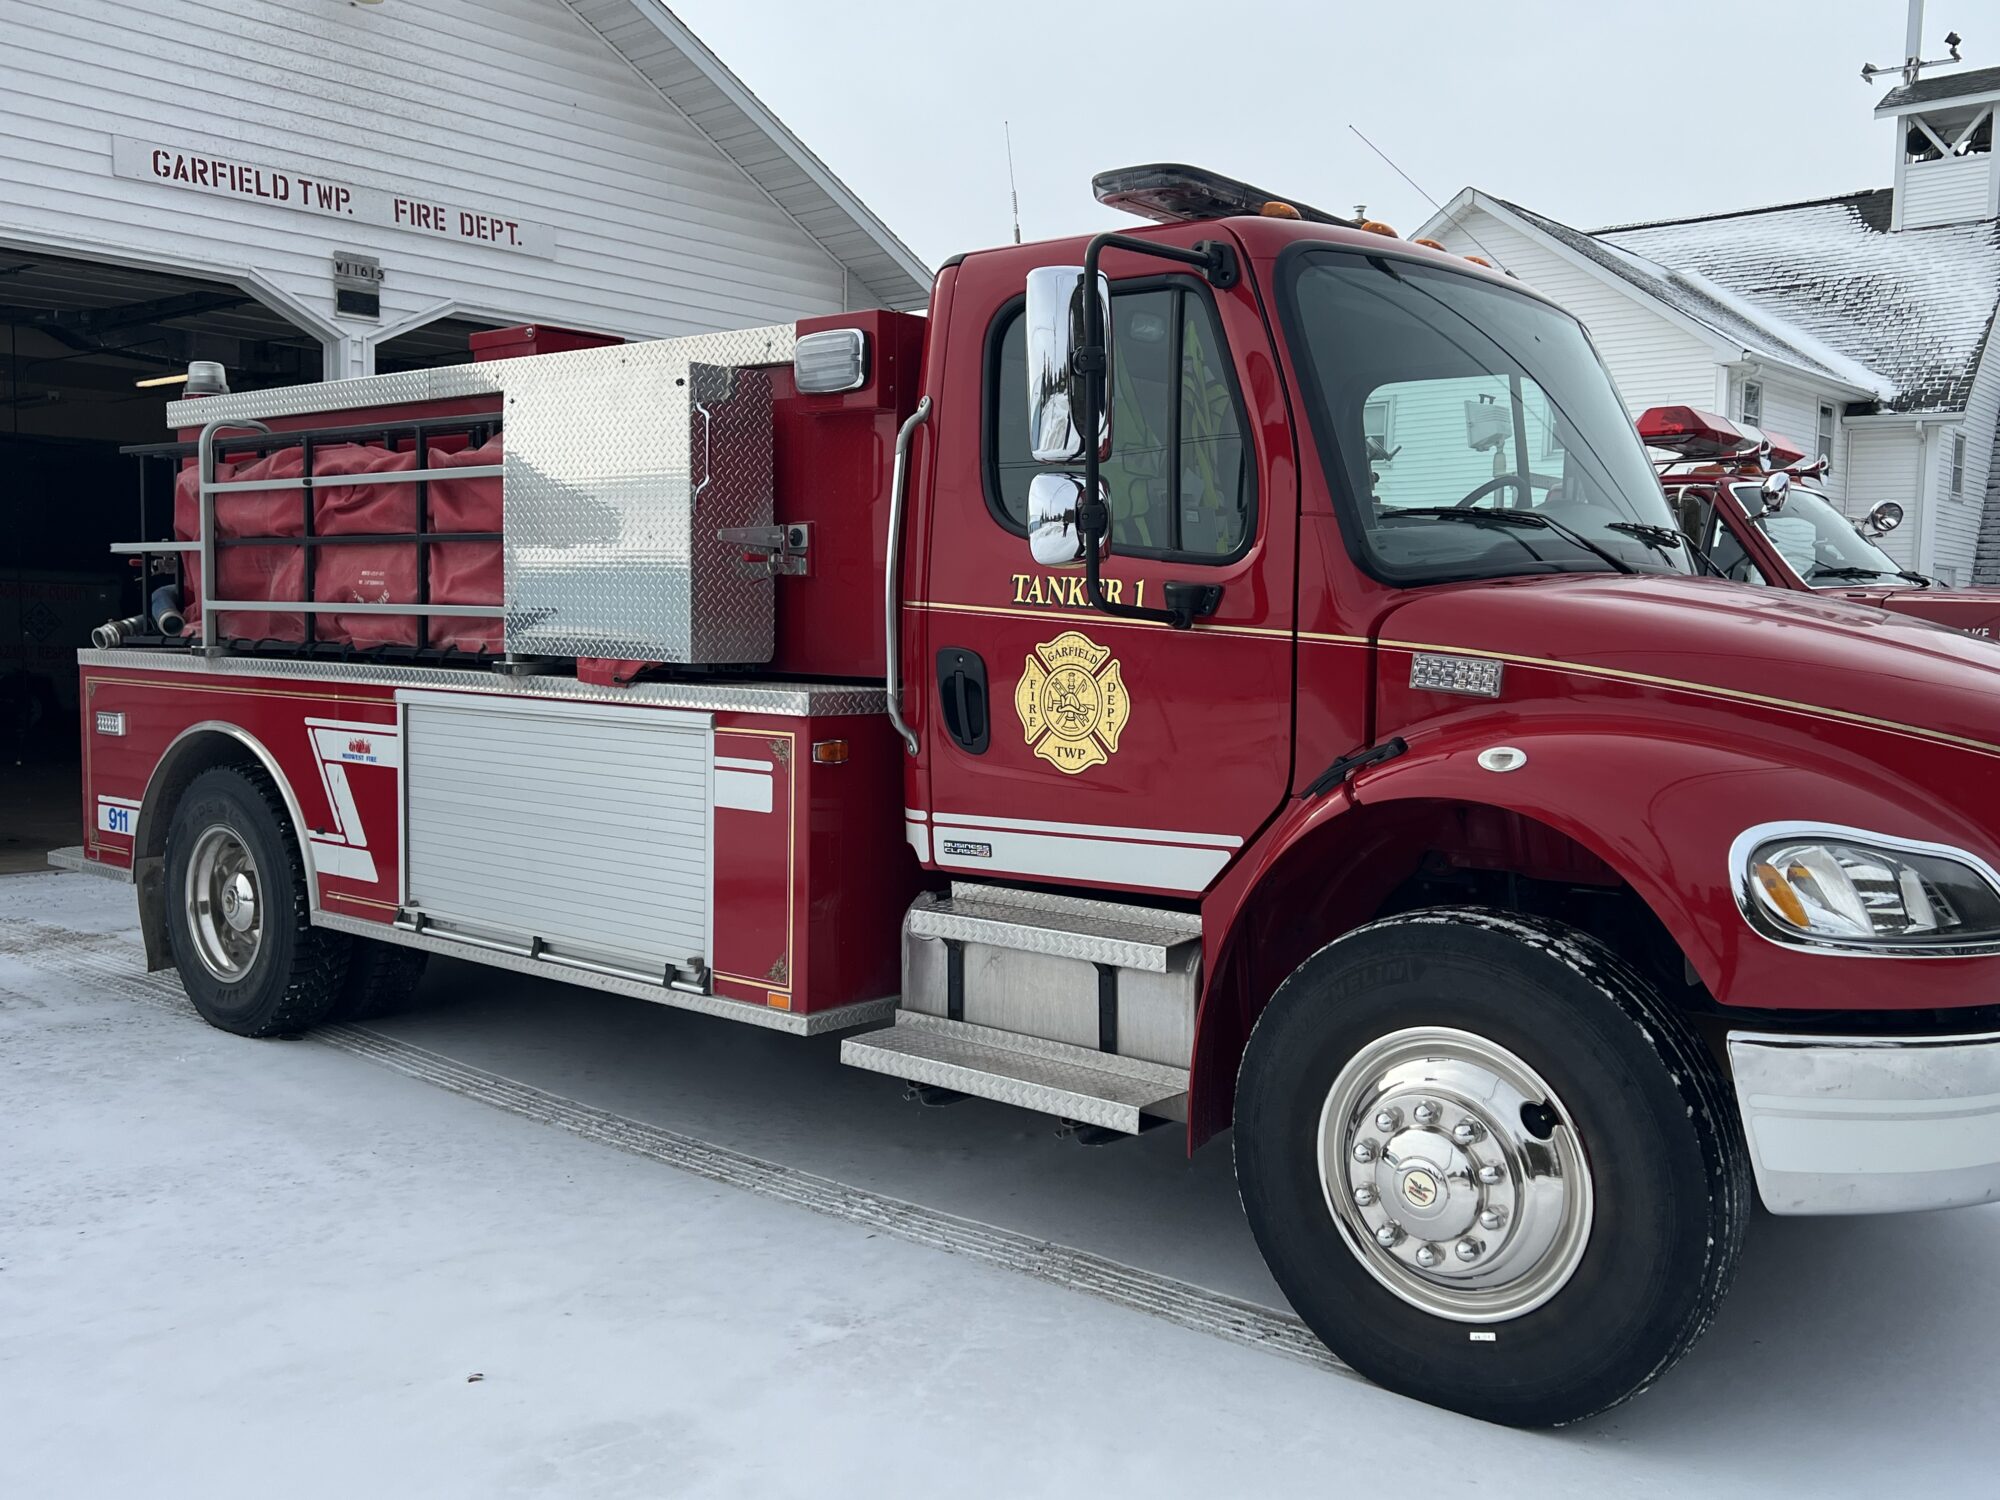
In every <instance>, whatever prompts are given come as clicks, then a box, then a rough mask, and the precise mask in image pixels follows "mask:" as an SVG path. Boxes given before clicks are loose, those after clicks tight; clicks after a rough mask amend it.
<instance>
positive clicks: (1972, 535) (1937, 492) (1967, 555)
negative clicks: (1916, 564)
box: [1923, 422, 1981, 583]
mask: <svg viewBox="0 0 2000 1500" xmlns="http://www.w3.org/2000/svg"><path fill="white" fill-rule="evenodd" d="M1960 432H1966V445H1965V490H1964V493H1963V494H1961V495H1960V496H1959V497H1958V498H1957V499H1953V498H1952V493H1951V446H1952V444H1951V440H1952V438H1953V436H1954V435H1956V434H1957V433H1960ZM1926 434H1927V441H1928V445H1929V462H1928V465H1927V467H1928V468H1929V470H1930V490H1931V515H1932V517H1933V518H1934V519H1933V525H1932V534H1931V545H1930V561H1929V562H1928V563H1926V564H1924V565H1923V566H1924V568H1925V570H1926V571H1928V572H1935V571H1936V570H1937V569H1938V568H1949V569H1951V574H1952V577H1954V578H1956V579H1957V580H1958V581H1959V582H1960V583H1969V582H1971V581H1972V576H1973V568H1974V563H1975V561H1976V559H1977V556H1978V552H1979V520H1980V514H1981V506H1980V503H1979V502H1980V499H1981V492H1980V491H1979V490H1977V489H1975V488H1974V487H1973V477H1974V467H1975V465H1974V459H1973V448H1974V447H1975V446H1976V445H1975V444H1974V443H1973V441H1972V438H1971V434H1970V432H1969V431H1967V429H1965V428H1964V427H1962V426H1961V425H1960V424H1958V423H1955V422H1954V423H1950V424H1943V423H1939V424H1933V425H1931V426H1929V427H1928V428H1927V429H1926Z"/></svg>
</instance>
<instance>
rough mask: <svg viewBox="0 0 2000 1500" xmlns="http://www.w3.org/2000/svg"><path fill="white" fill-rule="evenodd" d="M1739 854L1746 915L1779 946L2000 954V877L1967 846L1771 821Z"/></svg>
mask: <svg viewBox="0 0 2000 1500" xmlns="http://www.w3.org/2000/svg"><path fill="white" fill-rule="evenodd" d="M1733 853H1734V859H1733V863H1734V864H1735V867H1736V882H1737V900H1738V902H1739V904H1741V906H1742V907H1743V914H1744V916H1746V917H1747V918H1749V920H1750V924H1751V926H1753V927H1755V928H1756V929H1757V930H1758V931H1759V932H1761V933H1763V934H1764V935H1765V936H1766V937H1770V938H1775V939H1776V940H1778V941H1779V942H1787V943H1800V944H1804V945H1807V946H1819V947H1835V948H1858V949H1867V950H1870V951H1875V952H1902V953H1906V954H1909V955H1911V956H1916V955H1918V954H1924V953H1928V954H1932V955H1943V954H1966V953H1969V952H1981V951H2000V878H1996V876H1995V874H1994V872H1993V870H1992V869H1991V868H1990V867H1989V866H1988V865H1987V864H1986V863H1985V862H1984V861H1983V860H1981V859H1979V858H1978V857H1977V856H1976V855H1972V854H1967V853H1965V852H1964V851H1963V850H1958V849H1950V848H1946V847H1944V846H1942V845H1937V844H1919V843H1913V842H1911V841H1908V840H1904V839H1892V838H1889V837H1886V836H1884V835H1880V834H1868V833H1864V832H1862V831H1861V830H1859V829H1845V828H1841V829H1833V828H1819V829H1799V828H1797V827H1796V826H1794V828H1793V829H1791V830H1789V831H1784V830H1781V829H1779V828H1778V827H1774V826H1772V825H1768V824H1767V825H1765V826H1764V827H1762V828H1753V829H1751V830H1750V831H1749V832H1748V833H1746V834H1744V835H1743V837H1742V838H1740V839H1738V840H1737V841H1736V849H1735V850H1734V851H1733Z"/></svg>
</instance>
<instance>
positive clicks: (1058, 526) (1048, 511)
mask: <svg viewBox="0 0 2000 1500" xmlns="http://www.w3.org/2000/svg"><path fill="white" fill-rule="evenodd" d="M1098 489H1099V493H1100V494H1101V493H1103V485H1102V483H1101V482H1100V483H1099V486H1098ZM1082 503H1083V481H1082V480H1081V479H1079V478H1078V477H1077V476H1076V475H1074V474H1037V475H1036V476H1035V477H1034V479H1033V481H1032V482H1030V484H1029V485H1028V551H1029V552H1030V553H1032V554H1033V556H1034V559H1035V562H1036V564H1037V565H1038V566H1040V567H1044V568H1067V567H1069V566H1071V565H1072V564H1075V563H1080V562H1082V561H1083V556H1084V554H1083V533H1082V532H1081V531H1079V530H1078V529H1077V524H1076V508H1077V506H1078V505H1080V504H1082ZM1110 550H1111V547H1110V543H1109V539H1108V538H1105V537H1099V538H1098V539H1097V555H1098V556H1099V557H1103V556H1104V555H1105V554H1106V553H1107V552H1109V551H1110Z"/></svg>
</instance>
